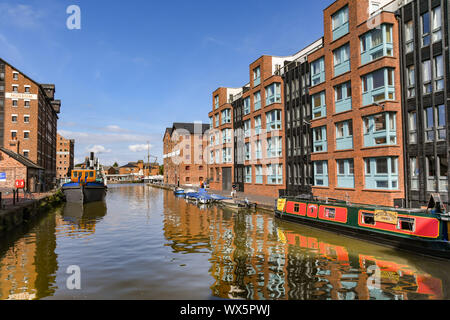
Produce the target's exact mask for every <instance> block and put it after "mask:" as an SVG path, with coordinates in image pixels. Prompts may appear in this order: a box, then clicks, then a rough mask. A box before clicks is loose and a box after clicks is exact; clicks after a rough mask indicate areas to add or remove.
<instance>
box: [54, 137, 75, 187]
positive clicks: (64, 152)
mask: <svg viewBox="0 0 450 320" xmlns="http://www.w3.org/2000/svg"><path fill="white" fill-rule="evenodd" d="M56 147H57V151H56V165H57V168H56V169H57V174H56V177H57V178H58V179H64V178H69V177H70V175H71V172H72V169H73V167H74V149H75V140H70V139H65V138H64V137H63V136H61V135H60V134H57V140H56Z"/></svg>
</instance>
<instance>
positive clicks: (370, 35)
mask: <svg viewBox="0 0 450 320" xmlns="http://www.w3.org/2000/svg"><path fill="white" fill-rule="evenodd" d="M393 48H394V47H393V41H392V25H390V24H382V25H381V26H379V27H378V28H375V29H372V30H371V31H369V32H367V33H365V34H364V35H362V36H361V64H366V63H369V62H371V61H373V60H376V59H378V58H381V57H384V56H392V55H393Z"/></svg>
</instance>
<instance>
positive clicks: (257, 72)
mask: <svg viewBox="0 0 450 320" xmlns="http://www.w3.org/2000/svg"><path fill="white" fill-rule="evenodd" d="M260 84H261V68H260V67H256V68H255V69H253V86H254V87H256V86H258V85H260Z"/></svg>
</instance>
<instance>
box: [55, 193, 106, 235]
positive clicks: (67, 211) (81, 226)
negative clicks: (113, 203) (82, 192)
mask: <svg viewBox="0 0 450 320" xmlns="http://www.w3.org/2000/svg"><path fill="white" fill-rule="evenodd" d="M106 213H107V207H106V203H105V202H104V201H99V202H91V203H85V204H84V205H83V204H82V203H66V204H65V205H64V208H63V212H62V216H61V221H59V223H58V225H59V226H60V227H59V228H58V231H59V232H64V233H66V234H68V235H80V234H84V235H88V234H93V233H95V227H96V224H97V223H98V222H99V221H101V220H102V219H103V218H104V217H105V216H106ZM63 226H64V227H63ZM67 226H69V228H67Z"/></svg>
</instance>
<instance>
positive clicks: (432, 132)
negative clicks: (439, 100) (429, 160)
mask: <svg viewBox="0 0 450 320" xmlns="http://www.w3.org/2000/svg"><path fill="white" fill-rule="evenodd" d="M424 113H425V142H432V141H435V140H436V137H437V140H445V139H446V138H447V129H446V108H445V105H439V106H437V107H435V108H433V107H428V108H425V109H424Z"/></svg>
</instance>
